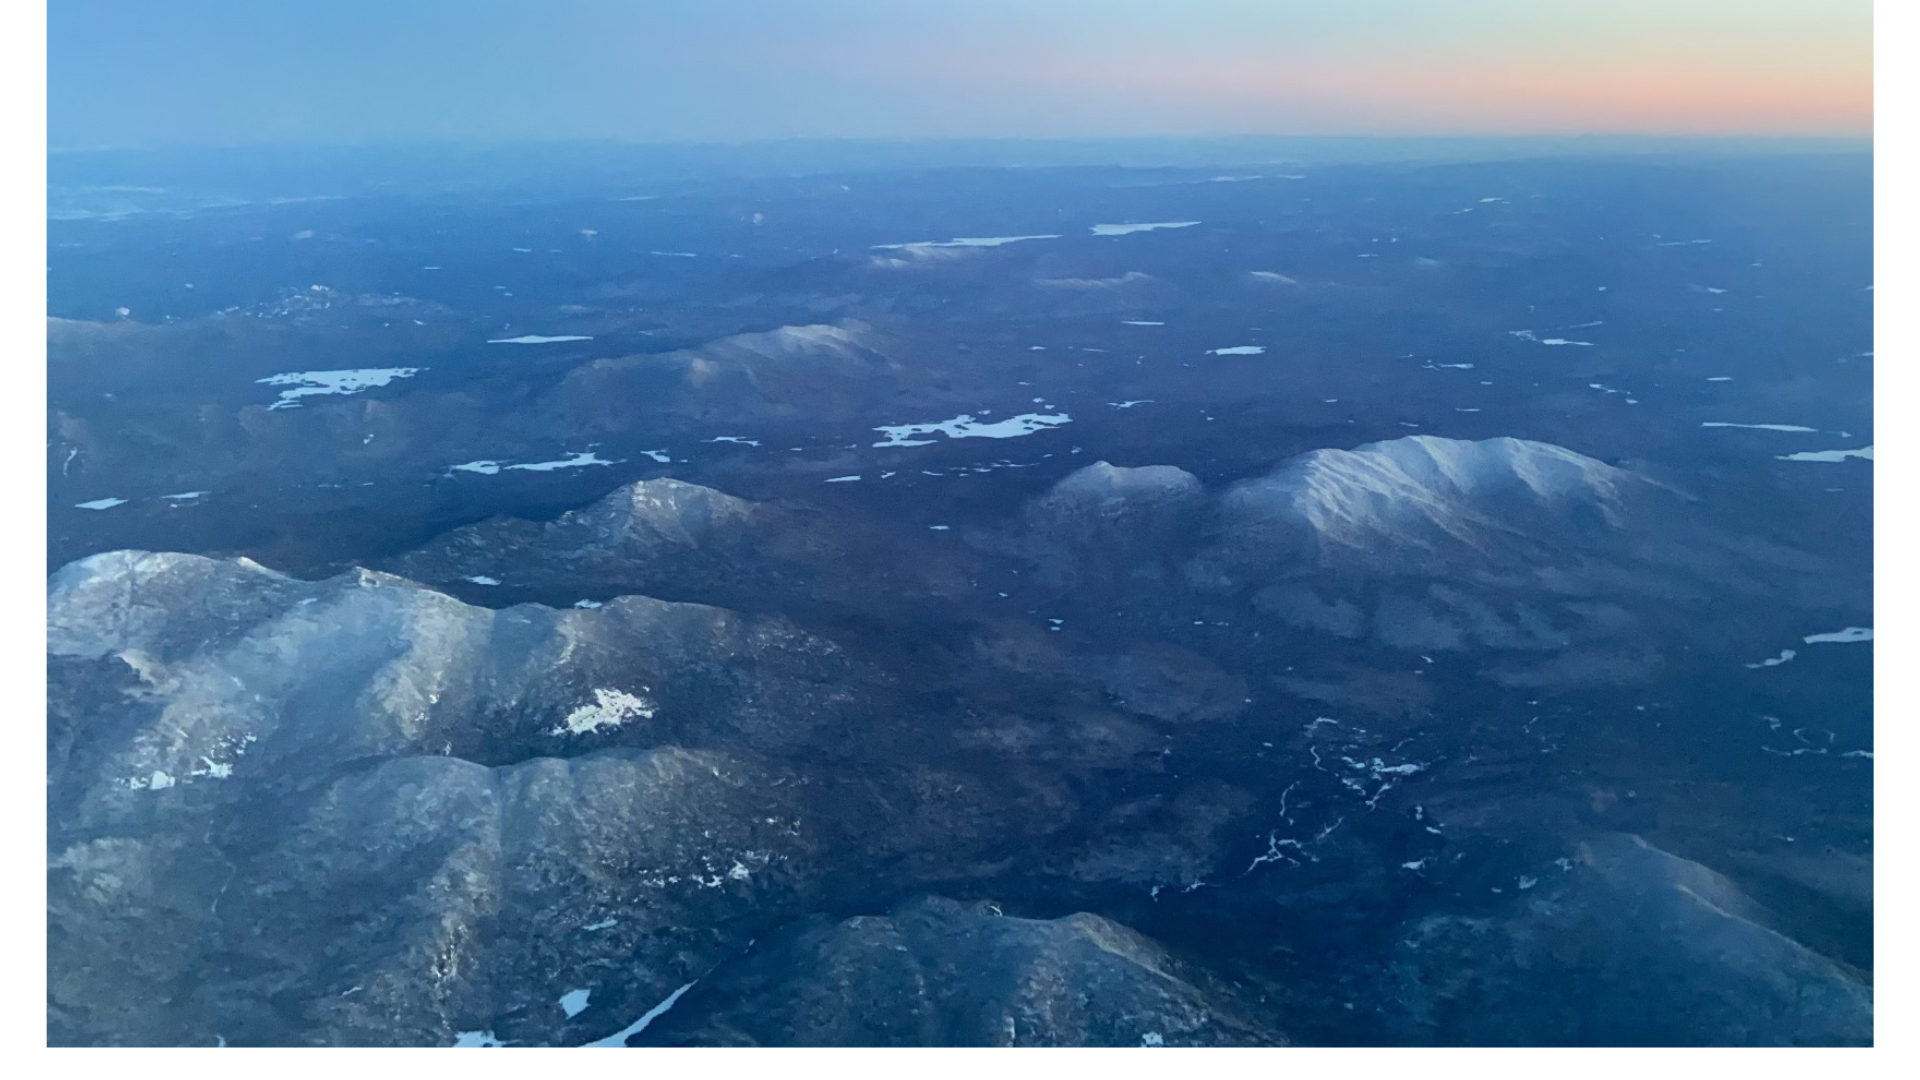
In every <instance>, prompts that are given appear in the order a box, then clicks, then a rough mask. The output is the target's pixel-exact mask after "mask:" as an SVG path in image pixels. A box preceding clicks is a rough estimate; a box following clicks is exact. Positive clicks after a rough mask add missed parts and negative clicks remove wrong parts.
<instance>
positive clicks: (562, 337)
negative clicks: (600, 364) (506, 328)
mask: <svg viewBox="0 0 1920 1080" xmlns="http://www.w3.org/2000/svg"><path fill="white" fill-rule="evenodd" d="M592 340H593V338H591V337H587V336H583V335H581V334H521V335H520V336H519V337H508V338H488V339H487V344H489V345H551V344H552V343H554V342H556V341H592Z"/></svg>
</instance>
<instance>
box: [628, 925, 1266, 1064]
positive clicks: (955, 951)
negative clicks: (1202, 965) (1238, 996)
mask: <svg viewBox="0 0 1920 1080" xmlns="http://www.w3.org/2000/svg"><path fill="white" fill-rule="evenodd" d="M640 1042H644V1043H645V1044H646V1045H658V1046H1277V1045H1284V1044H1285V1042H1286V1040H1285V1039H1284V1037H1282V1036H1281V1035H1280V1034H1279V1033H1278V1032H1275V1031H1273V1030H1271V1029H1269V1028H1267V1027H1265V1026H1263V1025H1262V1024H1260V1023H1258V1022H1256V1021H1254V1020H1251V1019H1249V1018H1248V1017H1247V1014H1246V1013H1245V1011H1244V1010H1243V1009H1242V1008H1240V1007H1239V1006H1238V1004H1237V1003H1236V1002H1235V1001H1234V1000H1233V996H1232V994H1231V992H1230V991H1228V990H1226V989H1225V988H1223V987H1221V986H1219V985H1217V984H1215V983H1213V982H1212V980H1209V979H1207V978H1206V977H1205V976H1204V975H1201V974H1200V973H1198V972H1195V971H1194V970H1193V969H1191V967H1190V966H1189V965H1186V964H1184V963H1182V962H1181V961H1179V960H1177V959H1176V958H1174V957H1173V956H1171V955H1170V954H1169V953H1168V952H1167V951H1166V950H1165V949H1163V948H1161V947H1160V946H1158V945H1156V944H1154V943H1153V942H1152V941H1149V940H1148V939H1146V938H1144V937H1142V936H1140V935H1139V934H1137V933H1135V932H1133V931H1132V930H1129V929H1127V928H1126V927H1124V926H1121V925H1119V924H1117V923H1114V922H1111V921H1109V920H1107V919H1103V918H1100V917H1099V916H1097V915H1089V914H1085V913H1081V914H1075V915H1069V916H1066V917H1065V918H1060V919H1051V920H1035V919H1020V918H1012V917H1009V916H1004V915H1002V914H1001V913H1000V910H999V908H998V907H997V906H996V905H993V904H990V903H984V902H982V903H973V904H961V903H956V902H954V901H952V900H947V899H943V898H939V897H930V898H926V899H922V900H918V901H915V902H912V903H909V904H907V905H904V906H902V907H900V908H897V909H895V910H894V911H893V912H892V913H890V914H888V915H882V916H859V917H855V918H851V919H846V920H844V921H841V922H833V921H831V920H828V919H824V918H820V919H813V920H808V921H807V922H804V923H801V924H799V925H796V926H793V927H789V928H787V929H786V930H783V931H782V932H781V933H780V934H779V935H777V936H776V937H775V938H774V939H773V940H771V941H766V942H761V943H759V944H757V945H756V947H755V949H754V950H753V952H752V953H751V954H750V955H748V956H746V957H744V958H742V959H740V960H737V961H734V962H732V963H730V964H728V965H727V966H725V967H723V968H722V969H721V970H719V971H718V972H716V973H715V974H714V975H713V976H712V977H710V978H709V979H707V980H704V981H702V982H701V983H698V984H696V985H695V986H694V987H693V988H692V990H690V991H689V992H688V993H687V994H686V995H685V997H684V998H682V999H681V1000H680V1001H679V1002H678V1003H677V1004H676V1005H675V1007H674V1008H673V1010H672V1011H671V1012H669V1013H667V1014H665V1015H664V1016H662V1017H661V1018H660V1019H659V1020H656V1021H655V1022H654V1023H653V1024H652V1025H650V1026H649V1028H648V1029H647V1030H646V1031H645V1032H644V1033H643V1034H642V1036H641V1038H640V1039H638V1040H636V1043H640Z"/></svg>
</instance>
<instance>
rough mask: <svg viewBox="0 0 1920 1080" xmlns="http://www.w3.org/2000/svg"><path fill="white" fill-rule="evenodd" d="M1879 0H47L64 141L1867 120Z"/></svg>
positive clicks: (1263, 130)
mask: <svg viewBox="0 0 1920 1080" xmlns="http://www.w3.org/2000/svg"><path fill="white" fill-rule="evenodd" d="M1872 14H1873V5H1872V0H966V2H964V3H937V2H934V0H679V2H673V3H661V2H656V0H377V2H373V0H327V2H319V0H268V2H260V0H168V2H167V3H153V2H151V0H51V2H50V3H49V5H48V12H47V28H48V34H47V37H48V42H47V71H48V80H47V81H48V86H47V92H48V110H47V121H48V142H49V145H50V146H52V147H54V148H60V149H76V148H88V147H103V146H167V147H194V146H213V145H258V144H269V145H272V144H319V145H337V144H355V145H357V144H366V143H392V142H411V141H426V140H434V141H438V140H460V141H521V140H528V139H539V140H545V139H617V140H625V141H638V142H651V141H685V140H693V141H700V142H739V141H747V140H757V139H772V138H898V137H911V138H942V137H947V138H952V137H960V138H983V137H984V138H1073V137H1102V138H1112V137H1125V136H1160V135H1175V136H1211V135H1238V134H1270V135H1428V136H1431V135H1534V134H1555V135H1568V134H1636V135H1816V136H1818V135H1843V136H1858V135H1868V134H1870V133H1871V131H1872V127H1873V71H1872V65H1873V18H1872Z"/></svg>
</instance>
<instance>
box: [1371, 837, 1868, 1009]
mask: <svg viewBox="0 0 1920 1080" xmlns="http://www.w3.org/2000/svg"><path fill="white" fill-rule="evenodd" d="M1777 926H1778V923H1777V922H1776V920H1775V919H1774V918H1773V916H1772V915H1771V914H1770V913H1769V912H1767V911H1766V909H1764V908H1762V907H1760V905H1758V904H1756V903H1754V902H1753V901H1752V900H1751V899H1749V898H1748V897H1747V896H1746V895H1745V894H1744V893H1742V892H1741V891H1740V889H1739V888H1738V887H1737V886H1735V885H1734V884H1733V883H1732V882H1731V881H1728V880H1727V879H1726V878H1725V877H1722V876H1721V875H1719V874H1717V873H1715V872H1713V871H1712V870H1709V869H1707V868H1706V867H1704V866H1701V865H1700V864H1698V863H1694V862H1689V861H1688V860H1685V859H1681V858H1678V857H1676V856H1674V855H1671V854H1668V853H1667V852H1664V851H1661V850H1660V849H1658V848H1656V847H1653V846H1652V845H1650V844H1648V843H1647V842H1646V841H1644V840H1642V839H1641V838H1639V837H1637V836H1625V835H1613V836H1605V837H1600V838H1597V839H1595V840H1592V841H1589V842H1587V843H1586V844H1584V845H1582V847H1581V850H1580V858H1579V860H1578V861H1577V862H1573V863H1572V864H1571V865H1570V866H1569V868H1568V869H1567V871H1566V873H1565V879H1564V880H1563V881H1560V882H1552V883H1548V884H1546V885H1544V886H1542V887H1541V888H1540V891H1539V892H1538V893H1535V894H1533V895H1527V894H1525V893H1523V894H1522V898H1521V899H1519V900H1516V901H1515V902H1514V903H1513V905H1512V906H1511V907H1510V908H1508V909H1507V910H1506V911H1505V912H1504V913H1502V914H1498V915H1494V916H1492V917H1462V916H1450V915H1436V916H1429V917H1427V918H1425V919H1422V920H1419V921H1418V922H1416V923H1415V924H1414V925H1412V926H1411V927H1410V928H1409V930H1408V932H1407V933H1406V935H1405V936H1404V937H1403V938H1402V939H1401V941H1400V944H1399V946H1398V949H1397V953H1398V955H1397V957H1396V960H1395V971H1396V973H1397V978H1398V979H1399V982H1398V989H1397V998H1398V1007H1400V1008H1402V1009H1404V1010H1405V1011H1404V1013H1403V1025H1404V1026H1403V1028H1402V1030H1401V1031H1400V1032H1399V1033H1398V1034H1399V1035H1401V1036H1402V1037H1403V1038H1404V1039H1406V1040H1407V1041H1424V1042H1437V1043H1445V1044H1467V1045H1529V1046H1543V1045H1545V1046H1588V1045H1609V1046H1619V1045H1629V1046H1677V1045H1686V1046H1698V1045H1712V1046H1835V1045H1839V1046H1861V1045H1871V1043H1872V1041H1873V999H1872V990H1871V988H1870V987H1869V986H1868V985H1867V984H1866V983H1865V982H1864V981H1862V980H1861V979H1860V978H1859V977H1857V976H1856V975H1855V974H1854V973H1852V972H1850V971H1848V970H1847V969H1845V968H1843V967H1842V966H1840V965H1839V964H1837V963H1835V962H1834V961H1832V960H1829V959H1827V958H1826V957H1824V956H1821V955H1819V954H1817V953H1815V952H1812V951H1811V950H1809V949H1807V948H1806V947H1805V946H1803V945H1801V944H1800V943H1799V942H1797V941H1794V940H1793V939H1792V938H1789V937H1787V936H1785V935H1784V934H1783V933H1781V932H1780V930H1779V929H1777Z"/></svg>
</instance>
